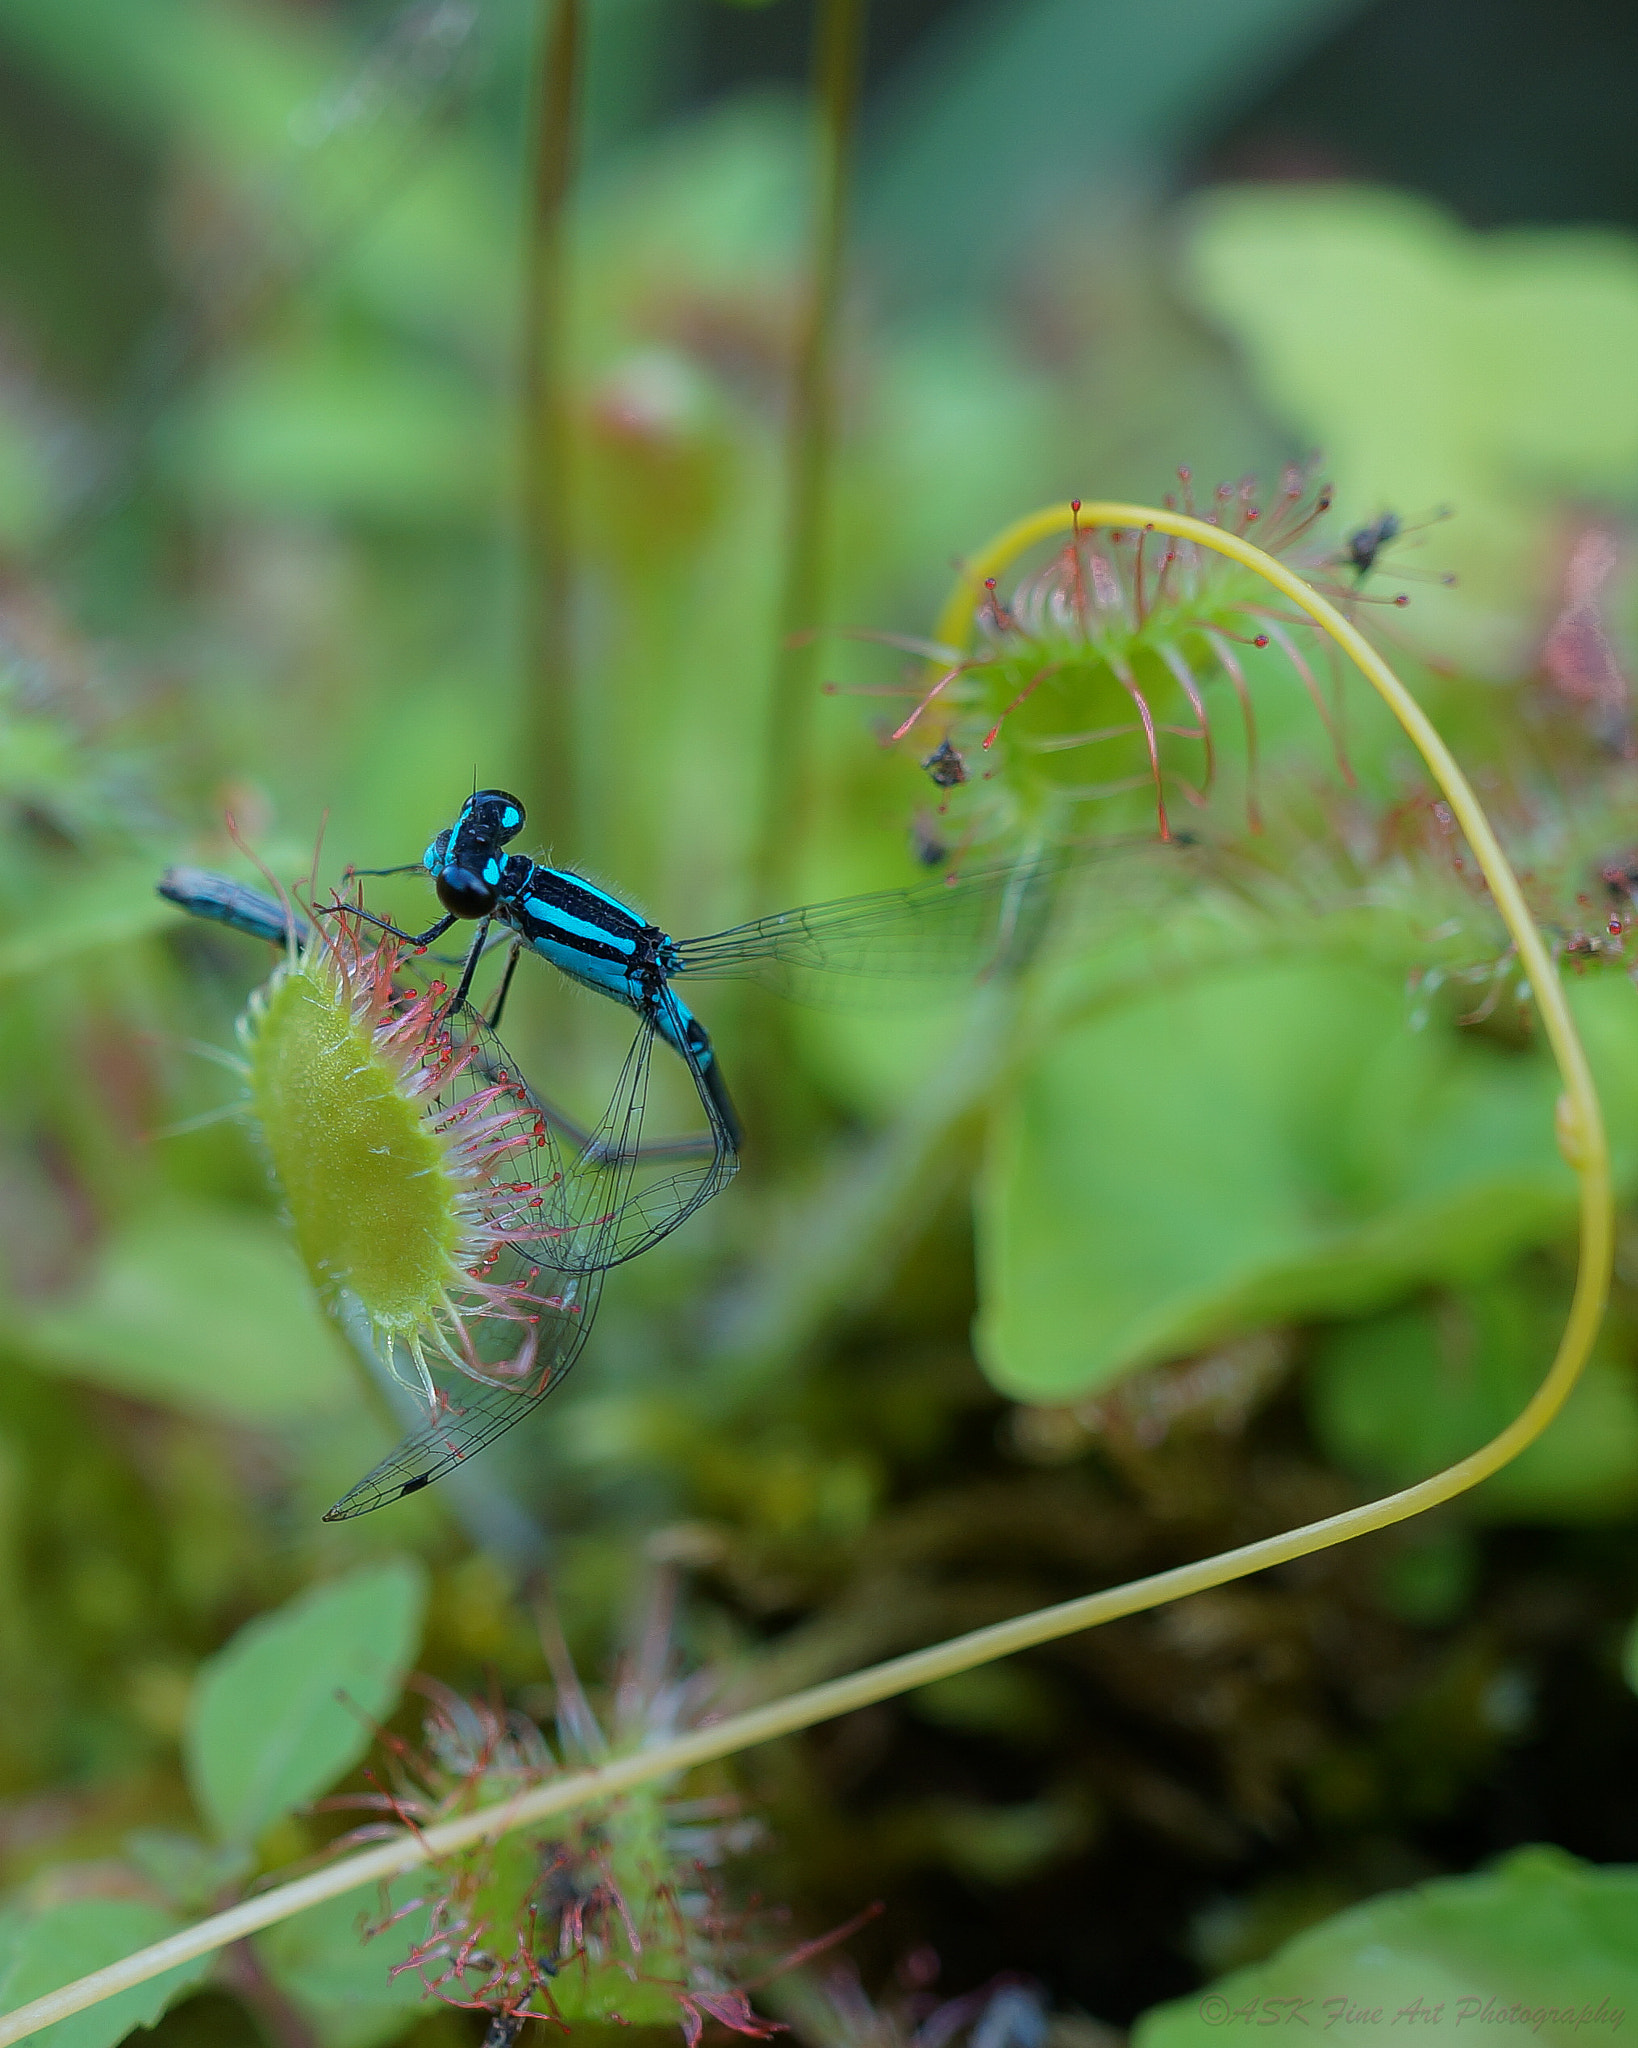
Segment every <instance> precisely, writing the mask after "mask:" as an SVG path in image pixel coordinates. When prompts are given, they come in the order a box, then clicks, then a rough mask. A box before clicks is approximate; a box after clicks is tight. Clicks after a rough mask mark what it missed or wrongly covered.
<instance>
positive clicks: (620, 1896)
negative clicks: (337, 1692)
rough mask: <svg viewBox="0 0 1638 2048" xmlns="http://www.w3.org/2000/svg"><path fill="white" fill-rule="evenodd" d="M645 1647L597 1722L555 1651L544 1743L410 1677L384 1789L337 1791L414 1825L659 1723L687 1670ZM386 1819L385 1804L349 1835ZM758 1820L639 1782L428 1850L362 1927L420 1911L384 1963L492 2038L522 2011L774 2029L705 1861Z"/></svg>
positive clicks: (677, 1710) (684, 1704)
mask: <svg viewBox="0 0 1638 2048" xmlns="http://www.w3.org/2000/svg"><path fill="white" fill-rule="evenodd" d="M645 1661H646V1662H647V1663H648V1676H647V1678H646V1679H642V1678H638V1679H637V1681H636V1682H633V1678H632V1677H631V1676H628V1677H627V1679H626V1680H625V1682H624V1683H622V1685H621V1686H620V1687H619V1688H618V1689H617V1694H616V1713H615V1717H614V1727H613V1731H612V1734H611V1735H607V1736H606V1735H605V1734H604V1732H603V1730H602V1728H601V1727H600V1725H599V1724H598V1722H597V1720H596V1719H595V1718H594V1716H593V1714H592V1710H591V1708H590V1705H589V1704H588V1702H587V1700H586V1697H585V1694H584V1693H583V1692H582V1690H581V1688H580V1684H579V1681H578V1679H577V1678H576V1677H575V1675H574V1671H573V1667H572V1666H571V1665H569V1664H568V1662H567V1656H566V1653H563V1652H561V1651H560V1653H559V1655H558V1657H557V1658H555V1659H554V1665H555V1668H556V1672H557V1690H558V1730H559V1739H558V1745H557V1752H558V1753H555V1754H554V1751H553V1747H552V1745H551V1744H549V1743H548V1741H547V1739H546V1737H545V1736H544V1735H543V1734H542V1733H541V1731H540V1729H539V1728H537V1727H536V1726H535V1724H534V1723H533V1722H532V1721H530V1720H528V1719H526V1718H525V1717H524V1716H523V1715H521V1714H518V1713H515V1712H505V1711H502V1710H500V1709H498V1708H496V1707H494V1706H492V1705H489V1704H485V1703H482V1702H473V1701H469V1700H465V1699H462V1698H460V1697H459V1696H458V1695H456V1694H454V1693H452V1692H450V1691H448V1690H447V1689H446V1688H444V1687H442V1686H440V1685H438V1684H437V1683H436V1682H435V1681H431V1680H426V1679H423V1680H420V1681H418V1683H419V1685H420V1688H421V1690H422V1692H423V1693H424V1694H425V1695H426V1696H427V1698H428V1699H429V1700H430V1702H431V1709H430V1712H429V1713H428V1715H427V1718H426V1722H425V1727H424V1730H423V1737H422V1742H421V1745H420V1747H419V1748H412V1747H411V1746H410V1745H409V1744H407V1743H401V1742H397V1741H395V1740H393V1739H392V1738H388V1749H389V1752H390V1754H391V1757H392V1764H393V1777H394V1779H395V1781H396V1782H395V1784H394V1787H393V1789H392V1790H391V1791H390V1792H382V1793H379V1794H376V1795H374V1796H373V1797H370V1798H366V1799H364V1800H357V1799H349V1800H346V1801H340V1800H338V1801H335V1802H332V1803H333V1804H335V1805H341V1804H344V1803H345V1804H351V1805H355V1806H356V1805H359V1804H363V1805H367V1806H371V1807H373V1808H375V1809H376V1810H377V1811H378V1812H380V1813H382V1814H383V1815H391V1816H392V1820H393V1821H396V1822H398V1823H402V1824H408V1825H412V1826H415V1827H417V1828H424V1827H426V1826H429V1825H431V1824H432V1823H435V1822H438V1821H442V1820H448V1819H452V1818H454V1817H455V1816H456V1815H459V1814H466V1813H471V1812H474V1811H476V1810H480V1809H482V1808H484V1807H488V1806H496V1805H501V1804H504V1803H506V1802H508V1801H511V1800H513V1799H515V1798H516V1797H517V1796H518V1795H519V1794H520V1793H522V1792H524V1791H526V1790H528V1789H529V1788H530V1787H532V1786H535V1785H539V1784H542V1783H544V1782H546V1781H548V1780H549V1779H551V1778H552V1777H554V1776H556V1775H558V1774H559V1773H560V1772H562V1771H565V1770H574V1769H577V1768H579V1767H581V1766H583V1765H584V1764H586V1763H589V1762H591V1761H594V1760H602V1759H603V1758H606V1757H607V1756H609V1755H611V1754H615V1753H618V1752H619V1751H621V1750H623V1749H627V1748H637V1747H641V1746H644V1745H646V1744H648V1743H651V1742H654V1741H659V1740H663V1739H664V1738H665V1737H666V1736H667V1735H669V1734H672V1733H674V1732H675V1731H676V1729H677V1727H678V1725H679V1723H680V1722H682V1721H683V1720H685V1719H686V1718H688V1715H689V1709H690V1706H691V1704H692V1702H693V1701H694V1700H695V1699H696V1698H697V1696H698V1695H697V1688H691V1687H689V1686H686V1685H680V1684H673V1683H670V1682H668V1681H667V1680H666V1679H665V1678H664V1676H663V1675H662V1673H661V1672H660V1671H659V1670H658V1669H657V1668H656V1666H655V1665H654V1663H653V1662H652V1661H651V1660H645ZM393 1832H395V1829H394V1827H393V1825H392V1822H389V1821H386V1820H383V1821H381V1822H378V1823H376V1824H375V1825H373V1826H367V1827H365V1828H362V1829H360V1830H358V1831H357V1832H355V1833H354V1834H352V1835H350V1836H349V1837H348V1838H347V1841H348V1843H349V1844H352V1843H356V1842H358V1841H360V1840H367V1839H370V1838H372V1837H373V1838H379V1837H380V1836H382V1835H384V1834H391V1833H393ZM755 1834H756V1830H755V1829H754V1827H750V1826H748V1825H747V1823H746V1822H745V1821H744V1820H743V1819H740V1818H739V1817H738V1816H737V1815H736V1813H735V1811H734V1810H733V1808H732V1805H731V1803H729V1802H726V1801H721V1800H703V1801H702V1800H693V1801H687V1802H685V1801H681V1800H678V1799H676V1798H674V1797H670V1796H668V1794H667V1792H666V1791H665V1789H664V1788H649V1787H643V1788H640V1789H638V1790H636V1791H633V1792H630V1793H627V1794H624V1795H622V1796H620V1797H619V1798H616V1799H610V1800H605V1801H603V1802H602V1803H601V1804H599V1805H597V1806H595V1807H589V1808H586V1809H583V1810H579V1811H576V1812H572V1813H568V1814H564V1815H561V1816H556V1817H553V1818H551V1819H549V1820H546V1821H542V1822H541V1823H540V1824H539V1825H537V1826H534V1827H522V1828H516V1829H514V1830H513V1831H512V1832H510V1833H508V1834H507V1835H505V1836H503V1837H502V1838H501V1839H500V1840H499V1841H497V1842H492V1843H486V1844H481V1845H479V1846H477V1847H475V1848H472V1849H469V1850H466V1851H463V1852H461V1853H459V1854H457V1855H454V1856H450V1857H445V1858H442V1859H440V1860H439V1861H438V1862H437V1863H435V1864H431V1865H429V1866H428V1867H427V1868H426V1870H425V1872H424V1874H423V1876H422V1879H421V1883H420V1890H419V1896H418V1897H416V1898H414V1899H413V1900H410V1901H407V1902H406V1903H404V1904H403V1905H401V1906H400V1907H399V1908H398V1910H397V1911H396V1912H395V1913H394V1914H392V1915H391V1917H390V1918H388V1919H387V1920H384V1921H383V1922H381V1923H380V1925H379V1926H377V1927H373V1928H370V1929H369V1930H367V1937H368V1935H374V1934H377V1933H380V1932H381V1931H382V1930H383V1929H384V1928H385V1927H388V1926H391V1925H393V1924H395V1922H397V1921H399V1920H402V1919H404V1918H406V1917H408V1916H409V1915H411V1914H416V1913H421V1912H425V1913H426V1915H427V1920H428V1932H427V1934H426V1936H425V1938H424V1939H422V1940H421V1941H419V1942H418V1943H417V1944H416V1945H415V1946H414V1947H413V1948H412V1949H411V1951H410V1953H409V1955H408V1957H407V1959H406V1960H405V1961H404V1962H403V1963H401V1964H400V1965H398V1966H397V1968H396V1969H395V1971H394V1974H395V1975H397V1974H401V1973H402V1972H406V1971H408V1972H413V1973H414V1974H416V1975H418V1976H419V1977H420V1978H421V1980H422V1982H423V1983H424V1984H425V1986H426V1988H427V1990H428V1991H429V1992H430V1993H432V1994H433V1995H435V1996H436V1997H438V1998H440V1999H442V2000H443V2001H444V2002H445V2003H446V2004H449V2005H455V2006H463V2007H468V2008H472V2009H475V2010H478V2011H483V2012H487V2013H489V2014H490V2015H491V2019H492V2026H491V2032H490V2038H491V2039H493V2040H499V2041H509V2040H511V2039H512V2038H513V2036H514V2034H515V2032H516V2031H517V2028H518V2026H519V2025H520V2024H521V2022H522V2021H523V2020H524V2019H526V2018H541V2019H550V2020H554V2021H556V2022H558V2023H560V2024H561V2025H563V2026H565V2027H570V2028H572V2027H573V2026H574V2024H575V2023H576V2022H604V2023H612V2024H615V2025H620V2026H653V2025H656V2024H662V2023H675V2024H678V2025H680V2027H681V2029H682V2032H683V2036H684V2039H685V2040H686V2042H687V2043H688V2044H689V2048H693V2044H694V2043H696V2042H697V2041H698V2040H699V2038H700V2035H701V2033H702V2031H703V2029H704V2026H705V2023H706V2021H707V2020H714V2021H716V2022H717V2023H718V2024H719V2025H722V2026H725V2027H727V2028H729V2029H730V2030H731V2031H732V2032H734V2033H737V2034H741V2035H745V2036H748V2037H750V2038H752V2039H756V2040H764V2039H767V2038H768V2037H769V2036H771V2035H772V2034H775V2033H777V2032H779V2031H781V2029H780V2028H779V2027H778V2026H777V2025H775V2024H773V2023H771V2022H769V2021H766V2020H764V2019H762V2018H760V2017H759V2016H758V2015H757V2014H756V2013H755V2012H754V2011H753V2010H752V2007H751V2004H750V2000H749V1998H748V1996H747V1994H746V1991H745V1989H744V1988H743V1985H742V1983H741V1982H740V1981H738V1973H739V1972H741V1970H742V1969H743V1966H744V1964H745V1963H746V1962H747V1960H749V1958H750V1956H751V1952H752V1944H751V1941H750V1938H749V1935H748V1932H747V1926H746V1922H745V1921H744V1919H743V1918H741V1917H737V1916H734V1915H732V1914H730V1913H729V1912H728V1910H727V1908H726V1905H725V1902H724V1897H723V1893H722V1889H721V1885H720V1882H719V1880H718V1879H717V1877H716V1875H715V1868H716V1866H717V1865H719V1864H720V1863H721V1862H722V1861H723V1859H724V1858H725V1857H726V1856H727V1855H729V1854H731V1853H732V1852H733V1851H734V1850H735V1849H737V1848H741V1847H744V1846H747V1845H748V1843H749V1841H750V1840H752V1839H754V1838H755ZM805 1953H806V1951H802V1952H799V1956H798V1958H795V1959H800V1956H801V1955H802V1954H805Z"/></svg>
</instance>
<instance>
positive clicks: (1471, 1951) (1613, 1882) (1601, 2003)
mask: <svg viewBox="0 0 1638 2048" xmlns="http://www.w3.org/2000/svg"><path fill="white" fill-rule="evenodd" d="M1515 2007H1516V2008H1518V2010H1517V2011H1515V2010H1513V2009H1514V2008H1515ZM1635 2007H1638V1870H1633V1869H1631V1868H1623V1867H1620V1866H1617V1867H1615V1868H1607V1869H1597V1868H1594V1867H1593V1866H1591V1865H1589V1864H1585V1863H1580V1862H1577V1860H1576V1859H1575V1858H1574V1857H1573V1856H1567V1855H1566V1854H1565V1853H1564V1852H1563V1851H1562V1850H1561V1849H1551V1848H1533V1849H1521V1850H1519V1851H1517V1852H1516V1853H1515V1854H1514V1855H1512V1856H1509V1857H1508V1858H1507V1859H1506V1860H1505V1861H1504V1862H1503V1863H1500V1864H1498V1865H1497V1867H1496V1868H1495V1869H1494V1870H1490V1871H1485V1872H1483V1873H1481V1874H1480V1875H1478V1876H1476V1877H1450V1878H1440V1879H1437V1880H1436V1881H1435V1882H1434V1883H1432V1884H1425V1885H1419V1886H1417V1887H1416V1889H1415V1890H1413V1891H1403V1892H1387V1893H1385V1894H1384V1895H1383V1896H1382V1897H1381V1898H1376V1899H1370V1900H1367V1901H1366V1903H1365V1904H1364V1905H1361V1906H1354V1907H1351V1908H1350V1909H1349V1910H1348V1911H1347V1912H1345V1913H1339V1914H1338V1915H1337V1916H1336V1918H1335V1919H1333V1920H1327V1921H1325V1922H1324V1923H1323V1924H1322V1925H1321V1926H1318V1927H1312V1928H1309V1929H1308V1931H1307V1932H1306V1933H1303V1934H1299V1935H1298V1936H1297V1938H1296V1939H1295V1940H1294V1941H1291V1942H1288V1943H1287V1944H1286V1945H1285V1947H1284V1948H1282V1949H1281V1950H1280V1951H1279V1952H1278V1953H1277V1954H1276V1955H1273V1956H1270V1957H1269V1959H1268V1961H1267V1962H1265V1963H1257V1964H1255V1965H1253V1966H1252V1967H1251V1968H1249V1969H1245V1970H1237V1971H1235V1972H1234V1974H1233V1975H1232V1976H1229V1977H1224V1978H1221V1979H1219V1981H1218V1982H1217V1983H1216V1984H1214V1985H1213V1986H1212V1987H1211V1988H1210V1989H1209V1990H1208V1991H1206V1992H1205V1993H1204V1994H1203V1995H1202V1994H1200V1993H1197V1992H1191V1993H1190V1994H1189V1996H1188V1997H1187V1998H1180V1999H1178V2000H1177V2001H1176V2003H1175V2004H1172V2005H1162V2006H1157V2007H1155V2009H1154V2010H1153V2011H1152V2012H1149V2013H1147V2014H1145V2015H1144V2017H1143V2018H1142V2019H1141V2020H1139V2022H1138V2024H1137V2027H1136V2029H1135V2030H1134V2032H1133V2035H1132V2041H1133V2048H1185V2044H1186V2043H1188V2042H1191V2041H1192V2042H1197V2043H1204V2042H1207V2041H1216V2040H1221V2039H1222V2038H1223V2030H1224V2029H1225V2028H1237V2027H1245V2026H1248V2025H1249V2026H1264V2027H1273V2026H1282V2025H1289V2024H1291V2023H1292V2021H1293V2019H1295V2021H1296V2023H1297V2024H1299V2025H1302V2026H1305V2027H1307V2028H1309V2029H1310V2030H1314V2031H1320V2030H1323V2029H1325V2028H1326V2027H1327V2026H1334V2025H1338V2024H1339V2023H1340V2024H1342V2025H1347V2024H1348V2022H1349V2015H1350V2014H1355V2015H1359V2016H1361V2017H1358V2018H1356V2019H1355V2021H1354V2024H1355V2025H1356V2026H1369V2027H1370V2029H1371V2031H1372V2032H1373V2034H1374V2033H1375V2032H1377V2031H1378V2030H1380V2031H1381V2032H1384V2033H1386V2032H1387V2031H1388V2029H1389V2028H1391V2027H1395V2026H1397V2027H1399V2028H1400V2029H1401V2030H1402V2031H1404V2032H1407V2033H1408V2032H1410V2031H1411V2030H1413V2029H1415V2030H1416V2031H1417V2032H1418V2033H1420V2032H1422V2031H1423V2030H1424V2029H1432V2028H1438V2029H1439V2030H1440V2033H1441V2037H1443V2036H1445V2035H1448V2034H1451V2033H1454V2032H1456V2031H1457V2029H1458V2028H1459V2027H1460V2026H1461V2025H1463V2024H1465V2023H1466V2022H1468V2021H1471V2022H1472V2023H1473V2026H1474V2032H1475V2037H1479V2036H1480V2035H1481V2032H1482V2030H1485V2029H1487V2028H1490V2027H1500V2026H1506V2027H1508V2028H1509V2030H1510V2031H1511V2032H1512V2033H1515V2034H1518V2033H1528V2034H1529V2035H1530V2037H1531V2038H1532V2039H1534V2040H1537V2041H1543V2042H1564V2043H1569V2042H1573V2041H1582V2040H1585V2039H1593V2040H1597V2039H1607V2038H1608V2037H1609V2036H1610V2035H1612V2034H1613V2033H1614V2032H1615V2031H1616V2029H1617V2028H1618V2027H1619V2026H1620V2025H1621V2024H1622V2021H1623V2020H1624V2019H1625V2017H1626V2015H1627V2014H1628V2013H1629V2012H1631V2011H1632V2010H1633V2009H1634V2008H1635ZM1373 2013H1380V2015H1381V2017H1380V2019H1372V2020H1366V2019H1364V2018H1363V2015H1367V2014H1373Z"/></svg>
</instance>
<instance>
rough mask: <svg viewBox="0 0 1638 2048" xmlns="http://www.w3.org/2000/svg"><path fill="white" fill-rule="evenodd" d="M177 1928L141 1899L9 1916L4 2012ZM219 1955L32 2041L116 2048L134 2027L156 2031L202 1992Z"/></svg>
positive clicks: (2, 1938)
mask: <svg viewBox="0 0 1638 2048" xmlns="http://www.w3.org/2000/svg"><path fill="white" fill-rule="evenodd" d="M178 1924H179V1923H178V1922H177V1921H175V1920H173V1919H172V1918H171V1917H170V1915H169V1914H167V1913H164V1912H162V1911H161V1910H160V1908H159V1907H158V1906H150V1905H147V1904H146V1903H145V1902H144V1901H142V1900H140V1899H66V1900H64V1901H63V1902H62V1904H60V1905H56V1906H48V1907H47V1908H46V1909H45V1910H44V1911H43V1912H40V1913H32V1914H23V1913H15V1914H8V1915H6V1917H5V1922H4V1925H3V1926H0V2007H4V2009H5V2010H6V2011H8V2012H10V2011H12V2010H14V2009H15V2008H16V2007H17V2006H19V2005H26V2004H27V2003H28V2001H29V2000H30V1999H31V1998H40V1997H42V1996H43V1995H44V1994H45V1993H46V1992H48V1991H56V1990H58V1989H60V1988H61V1987H62V1986H63V1985H64V1984H72V1983H73V1982H74V1980H75V1978H77V1977H84V1976H86V1975H88V1974H89V1973H90V1972H91V1971H92V1970H100V1969H103V1968H104V1967H105V1966H106V1965H107V1964H109V1963H117V1962H119V1961H120V1960H121V1959H122V1958H124V1957H125V1956H128V1955H133V1954H134V1953H135V1952H136V1951H137V1950H138V1949H140V1948H147V1947H148V1946H149V1945H150V1944H151V1943H153V1942H156V1941H162V1940H163V1939H164V1937H165V1936H166V1935H167V1934H174V1933H176V1931H177V1928H178ZM214 1961H215V1957H214V1955H203V1956H196V1957H194V1959H193V1960H192V1961H191V1962H187V1963H179V1964H178V1965H177V1966H176V1968H175V1969H174V1970H166V1971H165V1972H164V1974H163V1975H161V1976H158V1977H153V1978H150V1980H149V1981H148V1982H147V1983H146V1984H138V1985H136V1986H135V1987H134V1988H133V1989H131V1990H129V1991H121V1992H119V1993H117V1994H116V1995H115V1996H114V1997H113V1998H106V1999H104V2000H103V2002H102V2003H101V2004H100V2005H94V2006H91V2007H90V2008H88V2010H86V2011H85V2012H78V2013H75V2014H73V2015H72V2017H71V2018H69V2019H66V2020H58V2021H57V2023H56V2025H55V2026H50V2027H46V2028H44V2029H43V2030H42V2031H41V2032H40V2033H38V2034H35V2035H32V2036H31V2039H33V2040H35V2041H38V2042H41V2043H43V2044H44V2048H113V2044H114V2043H115V2042H116V2041H122V2040H124V2038H125V2036H126V2035H127V2034H128V2033H130V2032H131V2030H132V2029H133V2028H135V2027H151V2026H152V2025H153V2023H154V2022H155V2020H157V2019H158V2018H159V2016H160V2014H161V2013H162V2012H163V2011H164V2010H165V2008H166V2007H167V2006H168V2005H170V2004H172V2003H173V2002H174V2001H175V2000H176V1999H177V1998H178V1997H179V1996H180V1995H181V1994H182V1993H183V1992H184V1991H187V1990H188V1989H190V1988H191V1987H192V1986H193V1985H195V1984H197V1983H198V1982H199V1980H200V1978H202V1977H203V1976H204V1975H205V1973H206V1971H207V1970H209V1968H210V1966H211V1964H212V1963H213V1962H214Z"/></svg>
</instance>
